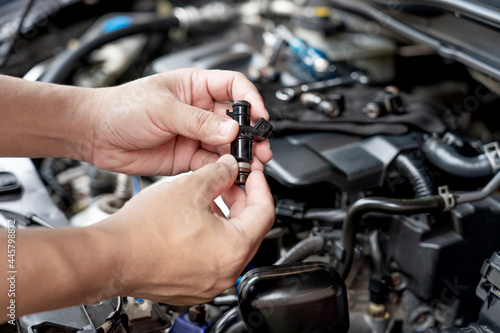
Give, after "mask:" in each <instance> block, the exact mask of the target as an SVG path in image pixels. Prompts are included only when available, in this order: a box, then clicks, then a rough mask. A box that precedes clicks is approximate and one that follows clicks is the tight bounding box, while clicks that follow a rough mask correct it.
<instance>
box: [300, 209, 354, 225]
mask: <svg viewBox="0 0 500 333" xmlns="http://www.w3.org/2000/svg"><path fill="white" fill-rule="evenodd" d="M346 216H347V212H346V211H345V210H343V209H324V208H312V209H309V210H306V211H305V213H304V219H305V220H318V221H319V222H322V223H327V224H336V223H343V222H344V220H345V218H346Z"/></svg>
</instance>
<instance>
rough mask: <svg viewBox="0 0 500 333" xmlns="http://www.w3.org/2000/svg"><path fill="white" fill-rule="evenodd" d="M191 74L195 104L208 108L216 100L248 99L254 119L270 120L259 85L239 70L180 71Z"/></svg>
mask: <svg viewBox="0 0 500 333" xmlns="http://www.w3.org/2000/svg"><path fill="white" fill-rule="evenodd" d="M182 71H184V74H189V78H190V86H191V90H192V94H193V97H194V98H192V102H193V105H194V106H197V107H200V108H204V109H207V108H206V107H207V106H208V105H211V106H213V105H214V104H213V103H214V101H238V100H246V101H248V102H249V103H250V104H251V105H252V119H254V120H258V119H260V118H264V119H266V120H269V114H268V112H267V110H266V108H265V106H264V101H263V99H262V96H261V95H260V94H259V91H258V90H257V87H255V85H254V84H253V83H252V82H250V80H248V78H247V77H246V76H245V75H243V74H242V73H239V72H234V71H226V70H201V69H187V70H180V71H179V73H180V74H182Z"/></svg>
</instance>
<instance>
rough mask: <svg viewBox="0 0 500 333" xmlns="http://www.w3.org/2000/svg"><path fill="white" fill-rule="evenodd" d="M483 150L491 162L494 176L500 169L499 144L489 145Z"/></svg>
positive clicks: (492, 143)
mask: <svg viewBox="0 0 500 333" xmlns="http://www.w3.org/2000/svg"><path fill="white" fill-rule="evenodd" d="M483 149H484V154H485V155H486V157H487V158H488V161H489V162H490V165H491V169H492V170H493V174H495V173H497V171H498V170H499V169H500V147H499V146H498V142H496V141H495V142H490V143H487V144H485V145H484V146H483Z"/></svg>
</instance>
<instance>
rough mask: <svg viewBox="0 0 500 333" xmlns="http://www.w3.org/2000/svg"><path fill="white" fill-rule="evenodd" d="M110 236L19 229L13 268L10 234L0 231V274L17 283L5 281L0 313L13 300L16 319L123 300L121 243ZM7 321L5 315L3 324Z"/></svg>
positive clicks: (87, 231) (92, 231) (80, 231)
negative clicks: (112, 298) (9, 249)
mask: <svg viewBox="0 0 500 333" xmlns="http://www.w3.org/2000/svg"><path fill="white" fill-rule="evenodd" d="M111 237H112V235H110V234H109V233H108V232H106V231H105V230H104V229H101V228H95V227H91V228H58V229H35V228H32V229H29V230H28V229H22V230H20V229H17V230H16V234H15V243H14V244H13V245H14V246H15V257H14V259H15V261H14V267H12V266H10V265H11V264H12V261H11V262H9V261H8V259H11V260H12V256H11V257H7V239H8V236H7V232H1V233H0V244H1V252H0V258H1V260H2V261H1V263H0V268H1V270H2V273H3V274H2V275H5V274H6V275H7V278H9V277H11V276H14V277H15V278H14V279H11V280H8V279H6V278H3V279H1V282H0V290H1V294H2V297H0V300H1V301H0V308H2V309H4V311H5V309H6V308H7V307H8V306H9V305H10V304H11V300H12V299H14V302H15V315H16V317H18V316H21V315H24V314H28V313H33V312H40V311H46V310H50V309H56V308H61V307H66V306H70V305H76V304H90V303H93V302H95V301H97V300H100V299H105V298H109V297H114V296H118V295H120V294H121V292H122V290H123V289H124V281H126V278H125V277H123V276H122V274H121V272H120V270H119V267H120V264H119V262H118V258H119V257H120V253H119V251H118V248H117V247H118V244H116V243H115V244H114V243H113V242H110V238H111ZM12 271H13V272H15V273H8V272H12ZM12 282H14V289H12V286H13V285H12ZM9 290H10V292H9ZM4 311H2V313H3V312H4ZM7 319H9V318H8V317H7V316H6V315H5V314H2V316H1V317H0V322H3V321H5V320H7Z"/></svg>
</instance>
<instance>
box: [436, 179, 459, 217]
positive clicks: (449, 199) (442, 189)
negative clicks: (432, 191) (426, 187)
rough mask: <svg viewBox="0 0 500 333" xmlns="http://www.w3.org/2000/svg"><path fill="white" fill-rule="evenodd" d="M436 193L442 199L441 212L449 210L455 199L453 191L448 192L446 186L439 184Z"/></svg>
mask: <svg viewBox="0 0 500 333" xmlns="http://www.w3.org/2000/svg"><path fill="white" fill-rule="evenodd" d="M438 194H439V196H440V197H441V198H443V200H444V209H443V212H449V211H450V210H452V209H453V207H455V204H456V201H455V196H454V195H453V193H450V192H449V191H448V186H446V185H444V186H439V187H438Z"/></svg>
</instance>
